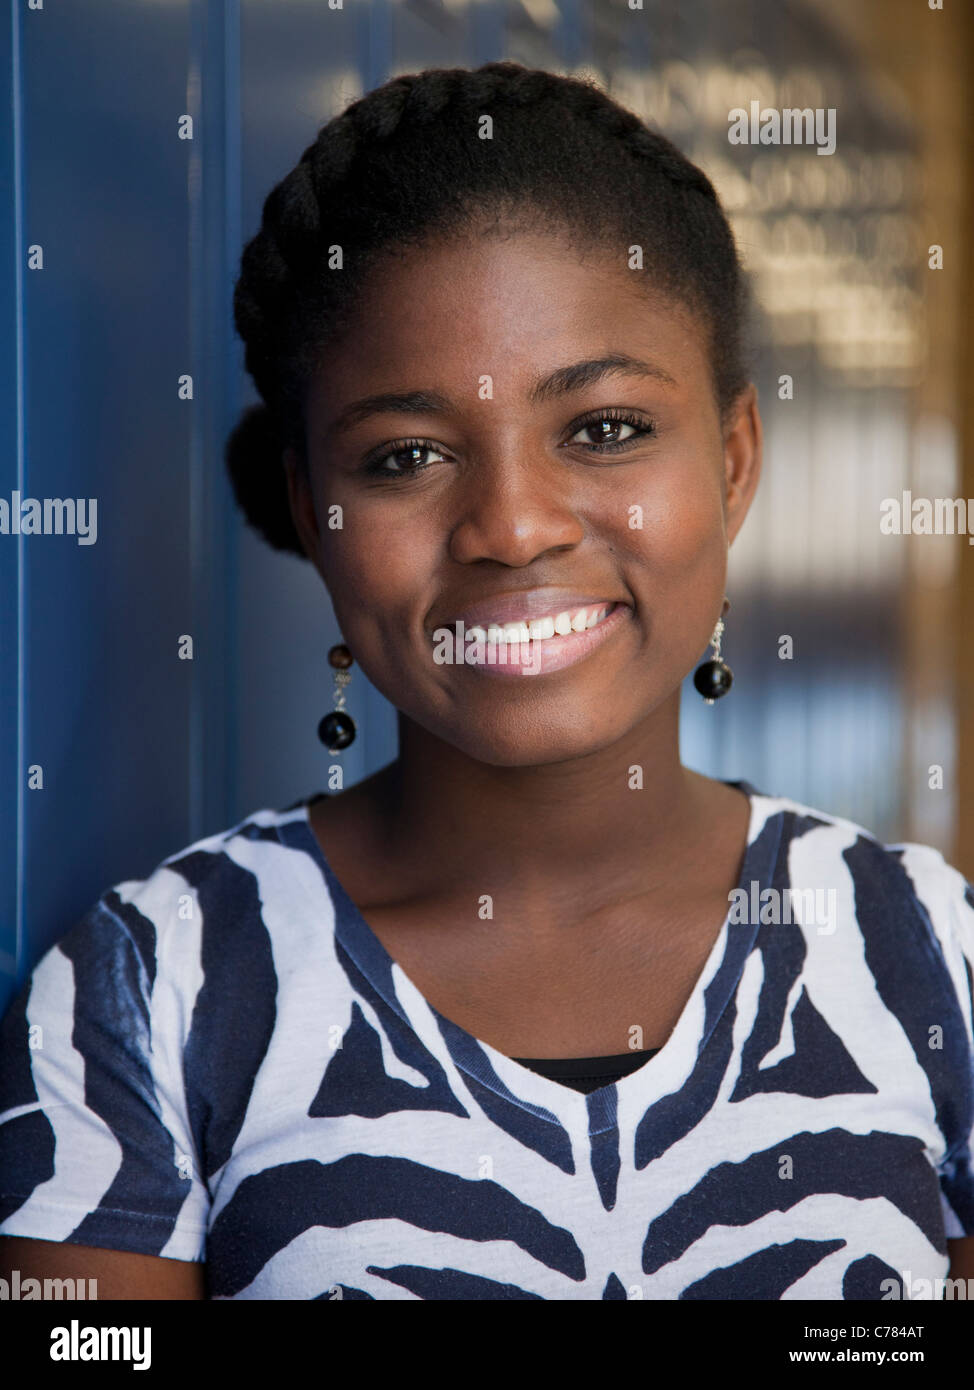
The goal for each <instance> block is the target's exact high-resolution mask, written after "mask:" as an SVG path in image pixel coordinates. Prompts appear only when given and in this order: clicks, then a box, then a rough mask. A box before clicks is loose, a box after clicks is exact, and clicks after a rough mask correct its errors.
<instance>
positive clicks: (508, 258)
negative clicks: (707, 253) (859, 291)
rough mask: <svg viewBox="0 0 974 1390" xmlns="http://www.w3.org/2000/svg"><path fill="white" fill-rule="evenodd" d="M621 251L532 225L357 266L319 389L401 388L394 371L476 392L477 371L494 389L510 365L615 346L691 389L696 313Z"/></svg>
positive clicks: (531, 365)
mask: <svg viewBox="0 0 974 1390" xmlns="http://www.w3.org/2000/svg"><path fill="white" fill-rule="evenodd" d="M627 256H628V248H627V247H626V246H623V245H620V246H619V248H618V251H617V252H615V253H614V252H613V249H612V247H611V246H604V245H602V246H599V247H593V248H586V249H584V250H583V249H582V248H579V247H575V246H572V245H571V244H569V243H568V242H567V240H565V239H563V238H561V237H557V236H555V235H552V234H549V233H539V232H517V233H507V234H496V235H488V234H483V233H479V234H477V235H466V236H456V237H451V238H450V239H443V240H437V241H430V242H425V243H423V244H422V245H421V246H415V247H410V248H408V249H407V250H404V251H400V252H397V253H395V254H393V255H389V256H387V257H385V258H384V259H383V260H382V261H381V262H379V263H378V264H377V265H376V266H375V267H374V268H373V269H372V270H371V271H370V273H369V274H368V276H367V278H366V280H365V283H364V285H363V288H362V291H361V293H360V294H359V296H358V297H357V300H356V305H355V308H354V311H353V313H352V315H351V317H350V319H349V321H348V325H347V329H346V331H345V333H344V334H343V336H342V339H341V342H340V343H339V344H337V345H335V350H334V351H329V353H328V354H327V359H326V361H327V367H326V369H325V371H324V372H323V374H322V379H321V380H320V381H319V383H318V385H319V388H320V389H321V390H323V391H324V392H325V394H327V395H328V396H329V397H332V398H333V397H336V396H342V395H344V394H346V393H349V392H352V391H359V390H360V389H361V388H362V387H363V386H367V388H368V389H369V390H379V389H393V388H394V387H401V386H403V385H404V375H406V376H408V377H409V378H410V383H409V384H412V385H415V384H428V382H431V381H432V379H433V378H434V377H436V378H437V379H439V380H448V379H449V380H453V381H460V382H462V381H467V382H470V381H472V382H473V385H474V389H475V390H476V386H477V382H478V379H479V378H480V377H481V376H483V375H485V374H487V375H490V376H491V377H492V379H493V382H494V386H495V390H496V389H498V388H499V387H501V385H502V382H503V380H504V379H507V380H508V381H510V380H512V379H514V378H515V377H517V376H518V375H520V374H522V373H528V374H531V375H532V376H533V375H537V374H539V373H542V372H544V371H545V370H550V369H552V368H554V367H558V366H560V365H562V364H563V363H566V362H571V361H575V360H578V359H581V358H584V357H592V356H597V355H600V354H602V353H606V352H610V351H616V352H622V351H624V352H628V353H631V354H632V355H634V356H643V357H649V358H650V359H651V360H653V361H655V362H657V363H659V364H660V365H661V366H663V367H665V369H666V371H667V372H668V373H669V374H670V375H672V376H674V377H675V378H676V379H677V380H678V381H679V382H682V383H686V385H687V387H688V389H703V388H704V387H705V386H706V384H707V381H708V379H709V360H708V344H707V334H706V328H705V325H704V323H703V320H702V319H701V317H700V316H699V315H698V314H695V313H694V312H692V311H691V310H690V309H689V308H687V307H686V306H685V305H684V304H683V303H681V302H680V300H679V299H677V298H675V297H674V296H673V295H672V294H666V293H664V292H663V291H661V290H660V289H658V288H655V287H654V285H653V282H652V279H651V276H652V272H651V271H649V270H647V271H639V270H630V269H629V268H628V264H627ZM647 259H649V260H651V257H649V258H647ZM414 377H415V378H416V381H415V382H413V381H412V378H414ZM420 378H424V379H425V381H423V382H421V381H420Z"/></svg>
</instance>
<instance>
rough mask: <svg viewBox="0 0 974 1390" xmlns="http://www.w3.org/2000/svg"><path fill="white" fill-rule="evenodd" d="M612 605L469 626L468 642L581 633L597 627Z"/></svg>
mask: <svg viewBox="0 0 974 1390" xmlns="http://www.w3.org/2000/svg"><path fill="white" fill-rule="evenodd" d="M614 607H615V605H614V604H612V603H601V604H594V605H592V606H591V607H589V608H578V609H576V610H575V611H574V612H572V611H571V610H570V609H567V608H565V609H562V611H561V612H560V613H549V614H547V615H546V616H545V617H542V618H531V619H530V620H529V619H521V620H520V621H518V622H513V623H496V622H495V623H490V622H488V623H486V624H484V625H482V626H481V625H474V626H472V627H468V628H467V631H468V632H469V634H470V637H471V640H472V641H475V642H508V643H514V642H545V641H547V640H548V639H549V638H550V637H556V636H557V637H567V636H568V634H569V633H571V632H584V631H585V630H586V629H587V628H590V627H597V626H598V624H599V623H600V622H602V620H603V619H604V618H606V617H608V615H609V614H610V613H611V612H612V609H613V608H614Z"/></svg>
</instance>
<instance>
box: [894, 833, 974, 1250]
mask: <svg viewBox="0 0 974 1390" xmlns="http://www.w3.org/2000/svg"><path fill="white" fill-rule="evenodd" d="M904 863H905V865H906V867H907V869H908V871H909V872H910V874H911V876H912V878H913V881H914V885H915V888H916V892H917V896H918V898H919V901H920V902H921V904H922V905H923V907H924V909H925V916H926V919H927V921H928V923H929V925H930V928H931V930H932V932H933V934H934V935H935V937H936V939H937V941H938V943H939V945H940V949H941V952H942V955H943V960H944V964H945V965H946V968H947V974H948V976H949V980H950V989H949V1001H950V1004H951V1008H950V1009H949V1011H948V1013H947V1014H946V1018H947V1019H948V1020H953V1022H950V1021H948V1023H947V1028H949V1029H950V1030H951V1031H952V1032H954V1033H955V1034H956V1036H955V1037H952V1038H950V1039H948V1040H946V1042H945V1047H948V1049H949V1055H950V1056H951V1057H952V1058H955V1059H957V1060H956V1062H955V1063H954V1064H953V1066H952V1070H951V1073H950V1080H949V1091H948V1092H945V1094H944V1095H942V1096H941V1097H938V1099H939V1100H940V1101H941V1109H942V1111H943V1113H945V1114H948V1115H949V1116H950V1117H951V1122H952V1130H951V1132H950V1133H949V1134H945V1139H946V1140H947V1149H946V1152H945V1155H944V1158H943V1160H942V1162H941V1163H940V1165H939V1168H938V1170H937V1171H938V1176H939V1178H940V1193H941V1204H942V1207H943V1215H944V1228H945V1231H946V1235H947V1238H948V1239H949V1240H953V1239H956V1238H958V1237H963V1236H974V1159H972V1155H974V887H972V886H971V884H970V883H968V882H967V880H966V879H965V878H964V875H963V874H962V873H960V872H959V870H957V869H955V868H953V867H952V866H951V865H949V864H948V863H946V861H945V860H944V858H943V856H942V855H941V854H940V852H939V851H938V850H934V849H932V848H931V847H929V846H919V845H907V846H905V847H904ZM954 1005H956V1007H953V1006H954Z"/></svg>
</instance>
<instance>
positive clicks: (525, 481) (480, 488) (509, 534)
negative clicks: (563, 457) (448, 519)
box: [449, 450, 585, 567]
mask: <svg viewBox="0 0 974 1390" xmlns="http://www.w3.org/2000/svg"><path fill="white" fill-rule="evenodd" d="M456 491H457V500H456V503H455V511H454V514H453V517H452V525H451V530H450V546H449V548H450V555H451V557H452V558H453V559H454V560H456V561H458V562H459V563H460V564H471V563H473V562H474V561H476V560H496V561H497V562H498V563H499V564H503V565H510V566H512V567H522V566H524V565H529V564H530V563H531V562H532V560H535V559H537V558H538V556H540V555H543V554H544V553H545V552H546V551H549V550H564V549H570V548H571V547H572V546H576V545H578V544H579V542H580V541H581V540H582V538H583V537H584V535H585V527H584V525H583V523H582V520H581V517H580V516H579V514H578V510H577V506H576V505H575V502H576V500H577V499H573V489H572V488H571V487H570V485H569V477H568V474H567V470H566V469H565V466H564V465H563V464H561V463H560V462H558V461H556V460H551V459H548V458H546V457H543V456H542V457H539V456H538V455H537V454H535V453H529V452H528V451H524V450H517V451H514V450H509V451H508V452H507V453H506V455H505V456H504V457H503V458H502V457H498V456H494V457H487V456H485V455H483V454H482V455H481V456H480V457H479V458H478V460H477V462H476V463H475V465H474V466H473V467H471V468H470V469H469V470H467V471H465V473H464V476H462V477H459V478H458V479H457V482H456Z"/></svg>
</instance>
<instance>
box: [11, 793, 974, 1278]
mask: <svg viewBox="0 0 974 1390" xmlns="http://www.w3.org/2000/svg"><path fill="white" fill-rule="evenodd" d="M732 785H736V786H740V787H742V788H743V790H745V791H746V792H747V793H748V795H749V797H750V799H751V821H750V828H749V839H748V847H747V851H746V854H745V856H744V862H743V867H742V870H741V876H740V883H739V888H738V891H737V892H736V893H735V894H733V895H732V896H731V901H730V910H729V912H728V917H727V920H726V921H725V922H724V924H723V926H722V928H721V932H720V935H719V937H718V938H717V940H716V942H715V944H714V946H713V949H712V951H711V953H710V956H709V958H708V960H707V962H706V965H705V967H704V969H703V972H702V974H701V976H700V978H699V980H698V982H697V984H696V986H695V988H694V990H693V993H692V995H691V997H690V999H689V1001H688V1003H687V1004H686V1007H685V1008H684V1010H683V1012H682V1014H681V1016H680V1018H679V1021H678V1022H677V1024H676V1027H675V1028H674V1030H673V1032H672V1034H671V1035H670V1037H669V1038H668V1040H667V1041H666V1044H665V1046H663V1047H662V1049H661V1050H660V1051H659V1052H658V1053H657V1054H656V1055H655V1056H653V1057H651V1058H650V1060H649V1061H648V1062H646V1063H645V1064H644V1065H643V1066H642V1067H640V1068H639V1069H638V1070H636V1071H634V1072H632V1073H631V1074H630V1075H628V1076H625V1077H623V1078H622V1079H621V1080H620V1081H618V1082H617V1083H615V1084H608V1085H605V1086H603V1087H601V1088H600V1089H598V1090H595V1091H593V1092H592V1093H590V1094H588V1095H586V1094H583V1093H581V1092H579V1091H576V1090H573V1089H571V1088H570V1087H568V1086H564V1085H562V1084H560V1083H559V1082H557V1081H555V1080H552V1079H550V1078H547V1077H545V1076H541V1075H539V1074H537V1073H536V1072H534V1071H531V1070H529V1069H528V1068H527V1067H525V1066H522V1065H521V1064H519V1063H518V1062H516V1061H514V1060H513V1059H511V1058H509V1057H506V1056H504V1055H503V1054H501V1053H500V1052H498V1051H496V1050H495V1049H494V1048H492V1047H490V1046H488V1045H487V1044H486V1043H483V1042H481V1041H478V1039H476V1038H475V1037H473V1036H472V1035H471V1034H470V1033H468V1032H465V1031H464V1029H463V1028H461V1027H458V1026H457V1025H456V1024H455V1023H453V1022H451V1021H450V1020H449V1019H447V1018H445V1017H443V1016H442V1015H440V1014H439V1013H438V1012H437V1011H436V1010H435V1009H434V1008H432V1007H431V1006H430V1005H429V1004H428V1003H427V1001H426V1000H425V999H424V997H423V995H422V994H421V993H420V992H419V990H418V989H416V987H415V986H414V985H413V984H412V982H411V981H410V980H409V979H408V978H407V976H406V975H405V974H404V973H403V972H402V970H401V969H400V968H399V967H398V966H397V965H396V964H395V962H394V961H393V960H392V959H391V958H390V957H389V955H388V954H387V952H386V950H385V949H384V947H383V946H382V944H381V943H380V941H379V940H378V938H377V937H376V935H375V934H374V933H373V932H372V930H371V929H370V927H369V926H368V925H367V923H366V922H365V921H364V919H363V918H362V916H361V915H360V913H359V912H358V910H357V909H356V908H355V906H354V905H353V904H352V902H351V901H350V899H349V898H348V896H347V894H346V893H345V892H344V890H343V889H342V887H341V885H340V884H339V883H338V882H337V880H336V879H335V876H334V874H333V872H332V870H331V868H330V866H329V864H328V863H327V861H326V859H325V857H324V856H323V854H322V852H321V849H320V847H319V845H318V841H317V839H316V838H315V835H314V833H313V831H312V829H311V825H310V821H309V818H308V807H309V805H310V802H311V801H312V800H313V799H314V798H309V800H308V801H307V802H302V803H299V804H297V805H295V806H293V807H290V808H288V809H287V810H283V811H280V810H261V811H258V812H256V813H255V814H254V815H252V816H250V817H248V819H247V820H245V821H243V822H242V823H241V824H239V825H238V826H235V827H234V828H232V829H230V830H227V831H226V832H224V833H221V834H217V835H214V836H211V837H209V838H207V839H204V840H200V841H199V842H197V843H196V844H194V845H191V846H190V847H189V848H188V849H186V850H184V851H182V852H181V853H178V854H175V855H173V856H171V857H170V858H169V859H167V860H165V861H164V862H163V863H162V864H161V865H160V866H159V867H158V868H157V869H156V870H155V871H154V872H153V873H151V874H150V875H149V876H148V877H147V878H145V879H143V880H138V881H129V882H125V883H120V884H117V885H116V886H115V887H113V888H112V889H110V890H108V891H107V892H105V893H104V894H103V895H102V896H101V897H100V898H99V900H98V901H97V903H96V904H95V905H94V906H93V907H92V908H91V909H90V910H89V911H88V912H87V914H86V915H85V916H84V917H83V919H82V920H81V921H80V922H79V923H78V925H77V926H75V928H74V929H73V930H72V931H70V932H69V933H68V934H67V935H66V936H65V937H63V939H62V940H61V941H60V942H59V943H58V944H57V945H56V946H54V947H53V948H52V949H51V950H50V951H49V952H48V953H47V954H46V955H45V956H44V957H43V959H42V960H41V962H40V964H39V965H38V966H37V968H36V969H35V971H34V973H33V975H32V976H31V977H30V978H29V979H28V981H27V983H26V985H25V987H24V989H23V990H22V992H21V993H20V995H19V997H18V998H17V1000H16V1001H15V1002H14V1004H13V1005H12V1007H11V1008H10V1009H9V1010H8V1012H7V1015H6V1017H5V1019H4V1023H3V1027H2V1034H0V1191H2V1196H0V1234H3V1235H19V1236H35V1237H41V1238H42V1239H45V1240H52V1241H74V1242H79V1243H81V1244H85V1245H92V1246H103V1247H108V1248H111V1249H118V1250H130V1251H140V1252H142V1253H144V1254H150V1255H162V1256H168V1257H170V1258H173V1259H179V1260H204V1259H205V1260H206V1262H207V1266H208V1279H209V1286H210V1294H211V1297H214V1298H218V1299H230V1298H290V1299H316V1298H328V1299H332V1298H351V1299H627V1298H648V1299H681V1298H682V1299H781V1298H789V1299H793V1298H809V1299H882V1298H884V1297H889V1296H892V1295H896V1296H900V1295H906V1296H913V1297H923V1296H924V1291H925V1290H927V1289H932V1288H933V1287H934V1286H933V1284H932V1281H935V1280H937V1279H938V1278H943V1277H944V1276H945V1275H946V1273H947V1270H948V1258H947V1254H946V1244H945V1241H946V1238H947V1237H953V1236H960V1235H971V1234H974V1172H972V1166H971V1131H972V1126H974V1065H972V1039H974V1034H972V990H971V981H972V970H974V892H972V889H971V887H970V886H969V885H968V884H967V883H966V882H965V880H964V878H963V876H962V875H961V874H960V873H959V872H958V871H957V870H955V869H953V868H951V867H950V866H949V865H948V864H946V863H945V861H944V860H943V858H942V856H941V855H940V853H939V852H938V851H936V850H934V849H933V848H931V847H929V846H922V845H915V844H900V845H895V846H893V845H883V844H881V843H879V842H878V841H877V840H876V839H875V838H874V837H873V836H871V835H870V834H869V833H868V832H867V831H865V830H863V829H862V828H861V827H859V826H857V825H855V824H853V823H851V822H849V821H846V820H842V819H839V818H838V817H836V816H832V815H829V814H827V813H824V812H822V811H816V810H813V809H811V808H809V807H807V806H803V805H801V804H799V803H797V802H795V801H791V800H788V799H785V798H782V797H770V796H766V795H763V794H761V793H759V792H757V791H756V790H755V789H754V788H753V787H751V786H750V785H749V784H747V783H734V784H732ZM924 1281H931V1283H930V1284H925V1283H924Z"/></svg>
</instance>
